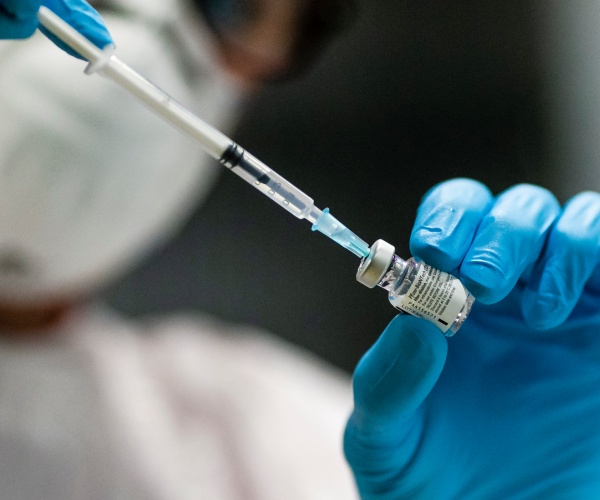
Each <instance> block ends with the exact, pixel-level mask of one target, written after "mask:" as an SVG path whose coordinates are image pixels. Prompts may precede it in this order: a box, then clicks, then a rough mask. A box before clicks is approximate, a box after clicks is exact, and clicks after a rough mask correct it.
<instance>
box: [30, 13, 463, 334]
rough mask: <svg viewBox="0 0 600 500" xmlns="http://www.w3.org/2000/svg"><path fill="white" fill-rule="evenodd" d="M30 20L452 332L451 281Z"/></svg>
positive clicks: (137, 80) (70, 36)
mask: <svg viewBox="0 0 600 500" xmlns="http://www.w3.org/2000/svg"><path fill="white" fill-rule="evenodd" d="M38 20H39V22H40V23H41V24H42V25H43V26H44V27H45V28H46V29H47V30H49V31H50V32H52V33H53V34H54V35H55V36H57V37H58V38H59V39H60V40H62V41H63V42H64V43H65V44H67V45H68V46H69V47H71V48H72V49H73V50H75V51H76V52H77V53H79V54H80V55H81V56H83V57H84V58H85V59H87V60H88V61H89V64H88V66H87V68H86V69H85V72H86V73H87V74H93V73H99V74H101V75H102V76H105V77H106V78H108V79H110V80H112V81H113V82H115V83H116V84H118V85H119V86H121V87H123V88H124V89H125V90H127V91H129V92H130V93H131V94H133V95H134V96H135V97H137V98H138V99H139V100H141V101H142V102H143V103H145V104H146V105H147V106H149V107H150V108H151V109H152V110H154V111H155V112H156V113H157V114H158V115H160V116H161V117H163V118H164V119H165V120H167V121H168V122H169V123H171V124H172V125H174V126H175V127H177V128H178V129H179V130H181V131H182V132H184V133H186V134H187V135H189V136H190V137H191V138H192V139H194V140H196V141H197V142H198V143H199V144H200V145H201V146H202V148H203V149H204V150H205V151H206V152H207V153H208V154H209V155H211V156H212V157H213V158H216V159H217V160H219V162H220V163H221V164H222V165H224V166H225V167H227V168H229V169H230V170H231V171H232V172H234V173H235V174H237V175H239V176H240V177H241V178H242V179H244V180H245V181H246V182H248V183H249V184H251V185H252V186H254V187H255V188H256V189H258V190H259V191H261V192H262V193H263V194H264V195H266V196H268V197H269V198H271V199H272V200H273V201H275V202H276V203H277V204H279V205H280V206H282V207H283V208H285V209H286V210H287V211H288V212H290V213H292V214H293V215H294V216H296V217H298V218H299V219H307V220H308V221H309V222H312V224H313V226H312V228H313V230H314V231H319V232H321V233H323V234H325V235H326V236H328V237H329V238H331V239H332V240H334V241H335V242H337V243H338V244H340V245H341V246H343V247H344V248H346V249H348V250H350V251H351V252H352V253H354V254H355V255H356V256H358V257H361V258H362V259H363V260H362V263H361V266H360V268H359V270H358V274H357V279H358V280H359V281H360V282H361V283H363V284H365V285H367V286H369V287H371V288H372V287H375V286H377V285H379V286H381V287H383V288H385V289H386V290H388V291H389V298H390V302H392V305H394V307H396V308H397V309H399V310H401V311H404V312H408V313H410V314H413V315H416V316H421V317H423V318H425V319H428V320H429V321H431V322H432V323H434V324H435V325H436V326H437V327H438V328H439V329H440V330H442V331H443V332H444V333H445V334H446V335H453V334H454V333H456V331H457V330H458V328H460V326H461V325H462V323H463V321H464V320H465V318H466V317H467V314H468V313H469V311H470V309H471V305H472V303H473V300H474V299H473V296H472V295H471V294H470V293H469V292H468V291H467V290H466V289H465V288H464V286H463V285H462V284H461V283H460V281H459V280H458V279H456V278H454V277H453V276H450V275H448V274H447V273H444V272H440V271H438V270H436V269H432V268H431V267H430V266H427V265H425V264H424V263H420V262H416V261H414V260H413V259H409V260H408V261H404V260H402V259H400V258H399V257H398V256H396V255H395V254H394V251H395V250H394V247H392V246H391V245H389V244H387V243H385V242H382V241H381V240H379V241H378V242H377V243H376V244H375V245H373V247H372V248H369V245H368V244H367V243H366V242H365V241H363V240H362V239H360V238H359V237H358V236H356V235H355V234H354V233H353V232H352V231H350V230H349V229H348V228H347V227H346V226H344V225H343V224H342V223H341V222H339V221H338V220H337V219H336V218H335V217H333V216H332V215H331V214H330V213H329V210H328V209H324V210H320V209H318V208H317V207H316V206H315V204H314V201H313V200H312V198H310V197H309V196H307V195H306V194H305V193H303V192H302V191H300V190H299V189H298V188H297V187H295V186H294V185H293V184H291V183H290V182H288V181H287V180H286V179H284V178H283V177H282V176H281V175H279V174H277V173H276V172H274V171H273V170H271V169H270V168H269V167H267V166H266V165H265V164H264V163H262V162H261V161H259V160H258V159H256V158H255V157H254V156H252V155H250V154H249V153H247V152H246V151H244V150H243V149H242V148H241V147H240V146H238V145H237V144H236V143H235V142H234V141H232V140H231V139H230V138H229V137H227V136H226V135H225V134H223V133H222V132H220V131H218V130H216V129H215V128H213V127H211V126H210V125H208V124H207V123H205V122H204V121H202V120H201V119H200V118H198V117H197V116H195V115H194V114H193V113H191V112H190V111H188V110H187V109H186V108H184V107H183V106H182V105H181V104H179V103H178V102H176V101H175V100H173V99H172V98H171V97H170V96H169V95H168V94H166V93H165V92H163V91H162V90H160V89H159V88H157V87H156V86H155V85H153V84H152V83H150V82H149V81H148V80H146V79H145V78H144V77H142V76H141V75H139V74H138V73H136V72H135V71H134V70H132V69H131V68H130V67H129V66H127V65H126V64H124V63H123V62H122V61H121V60H120V59H119V58H117V57H116V56H115V55H114V54H113V52H114V50H113V49H114V47H112V46H108V47H106V48H105V49H104V50H101V49H99V48H98V47H96V46H95V45H94V44H93V43H92V42H90V41H89V40H88V39H87V38H85V37H84V36H83V35H81V34H80V33H79V32H77V30H75V29H74V28H72V27H71V26H69V25H68V24H67V23H66V22H65V21H63V20H62V19H61V18H60V17H58V16H57V15H55V14H54V13H53V12H52V11H50V10H49V9H48V8H46V7H41V8H40V10H39V12H38ZM432 296H433V297H434V298H436V299H437V303H438V304H439V303H444V301H446V306H445V307H443V308H439V307H437V308H436V309H434V308H432V307H428V306H427V304H426V302H425V297H427V298H428V299H429V298H431V297H432ZM414 297H423V301H422V302H419V301H418V300H415V299H414Z"/></svg>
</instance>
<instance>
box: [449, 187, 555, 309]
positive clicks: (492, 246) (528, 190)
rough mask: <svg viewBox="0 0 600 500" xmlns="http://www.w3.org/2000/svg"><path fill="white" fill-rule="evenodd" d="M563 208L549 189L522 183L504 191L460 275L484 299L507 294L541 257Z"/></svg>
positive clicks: (497, 199) (481, 226)
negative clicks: (548, 236) (551, 229)
mask: <svg viewBox="0 0 600 500" xmlns="http://www.w3.org/2000/svg"><path fill="white" fill-rule="evenodd" d="M559 213H560V205H559V204H558V202H557V201H556V198H554V196H553V195H552V194H551V193H550V192H549V191H547V190H546V189H543V188H541V187H538V186H533V185H529V184H520V185H518V186H515V187H513V188H510V189H508V190H506V191H504V192H503V193H501V194H500V195H499V196H498V197H497V198H496V201H495V203H494V205H493V207H492V208H491V210H490V211H489V212H488V213H487V214H486V215H485V216H484V217H483V219H482V221H481V224H480V226H479V228H478V229H477V233H476V234H475V237H474V239H473V242H472V243H471V246H470V248H469V251H468V252H467V254H466V256H465V258H464V260H463V263H462V265H461V267H460V269H459V273H458V277H459V278H460V279H461V281H462V282H463V284H464V285H465V286H466V287H467V288H468V289H469V290H470V292H471V293H472V294H473V295H474V296H475V297H476V298H477V299H478V300H479V301H481V302H483V303H488V304H489V303H494V302H498V301H499V300H501V299H503V298H504V297H506V295H508V293H509V292H510V291H511V290H512V289H513V287H514V286H515V284H516V283H517V280H518V279H519V277H520V276H521V274H522V273H523V272H524V271H525V269H526V268H527V266H528V265H530V264H532V263H534V262H535V261H536V260H537V259H538V258H539V256H540V254H541V252H542V250H543V248H544V244H545V242H546V238H547V235H548V232H549V230H550V228H551V227H552V224H553V222H554V220H555V219H556V217H557V216H558V214H559Z"/></svg>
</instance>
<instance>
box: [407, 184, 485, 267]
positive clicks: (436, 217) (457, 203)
mask: <svg viewBox="0 0 600 500" xmlns="http://www.w3.org/2000/svg"><path fill="white" fill-rule="evenodd" d="M492 201H493V196H492V194H491V193H490V191H489V189H488V188H487V187H486V186H484V185H483V184H481V183H480V182H477V181H474V180H471V179H452V180H450V181H447V182H443V183H441V184H438V185H437V186H434V187H433V188H432V189H431V190H429V192H428V193H427V194H426V195H425V196H424V197H423V200H422V202H421V205H420V206H419V209H418V211H417V217H416V220H415V224H414V226H413V230H412V234H411V237H410V250H411V253H412V255H414V256H415V257H418V258H419V259H422V260H424V261H425V262H427V263H428V264H430V265H431V266H433V267H435V268H437V269H441V270H442V271H446V272H449V273H455V272H456V271H457V269H458V268H459V266H460V264H461V262H462V261H463V259H464V257H465V255H466V253H467V251H468V250H469V247H470V245H471V242H472V241H473V236H474V234H475V231H476V230H477V227H478V226H479V224H480V222H481V219H482V218H483V216H484V215H485V214H486V213H487V211H488V210H489V207H490V205H491V203H492Z"/></svg>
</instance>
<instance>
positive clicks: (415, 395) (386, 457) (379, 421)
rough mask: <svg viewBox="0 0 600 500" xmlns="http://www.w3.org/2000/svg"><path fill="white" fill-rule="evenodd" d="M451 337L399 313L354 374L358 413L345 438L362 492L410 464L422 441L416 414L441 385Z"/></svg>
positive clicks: (355, 403) (348, 457)
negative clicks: (435, 387) (431, 393)
mask: <svg viewBox="0 0 600 500" xmlns="http://www.w3.org/2000/svg"><path fill="white" fill-rule="evenodd" d="M447 350H448V347H447V342H446V338H445V337H444V336H443V335H442V334H441V333H440V331H439V330H438V329H437V328H435V326H433V325H431V324H430V323H428V322H427V321H424V320H422V319H418V318H415V317H413V316H409V315H399V316H397V317H396V318H394V320H392V322H391V323H390V324H389V325H388V327H387V328H386V329H385V331H384V332H383V334H382V335H381V337H380V338H379V339H378V340H377V342H376V343H375V344H374V345H373V347H371V349H370V350H369V351H368V352H367V353H366V354H365V355H364V357H363V358H362V359H361V361H360V362H359V364H358V366H357V367H356V370H355V372H354V379H353V387H354V411H353V413H352V416H351V417H350V420H349V421H348V425H347V427H346V433H345V436H344V449H345V453H346V458H347V459H348V462H349V463H350V465H351V467H352V468H353V471H354V473H355V475H356V478H357V482H358V483H359V487H360V488H361V491H363V492H364V488H363V487H366V485H364V484H363V485H362V487H361V483H362V482H363V481H367V482H369V481H374V482H375V483H378V478H379V479H380V478H381V477H382V476H385V475H386V473H388V472H389V471H391V470H399V469H398V467H400V468H401V467H402V465H403V463H404V464H405V462H407V461H408V460H410V456H411V455H412V453H413V451H414V447H415V446H416V443H417V442H418V435H417V434H418V433H415V432H414V430H415V429H414V428H415V412H416V410H417V409H418V408H419V406H420V405H421V403H422V402H423V400H424V399H425V398H426V397H427V395H428V394H429V392H430V391H431V389H432V388H433V386H434V384H435V382H436V381H437V379H438V377H439V375H440V373H441V371H442V368H443V366H444V362H445V360H446V354H447Z"/></svg>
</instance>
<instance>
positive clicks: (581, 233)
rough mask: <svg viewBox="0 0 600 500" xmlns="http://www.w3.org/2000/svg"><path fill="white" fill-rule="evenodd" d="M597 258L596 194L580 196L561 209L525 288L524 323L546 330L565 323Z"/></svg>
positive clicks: (599, 206)
mask: <svg viewBox="0 0 600 500" xmlns="http://www.w3.org/2000/svg"><path fill="white" fill-rule="evenodd" d="M599 255H600V194H598V193H592V192H585V193H581V194H579V195H577V196H575V197H574V198H572V199H571V200H570V201H569V202H568V203H567V204H566V205H565V207H564V209H563V211H562V214H561V216H560V218H559V219H558V220H557V222H556V224H555V225H554V226H553V228H552V230H551V232H550V235H549V237H548V242H547V245H546V249H545V251H544V255H543V257H542V258H541V259H540V261H539V262H537V263H536V265H535V267H534V271H533V273H532V277H533V278H532V280H531V281H530V282H529V283H528V284H527V286H526V288H525V291H524V295H523V303H522V304H523V314H524V316H525V320H526V321H527V323H528V324H529V325H530V326H532V327H534V328H538V329H547V328H552V327H555V326H558V325H559V324H561V323H562V322H563V321H565V320H566V319H567V317H568V316H569V314H571V312H572V311H573V309H574V308H575V305H576V304H577V302H578V301H579V299H580V297H581V294H582V293H583V290H584V287H585V285H586V283H587V282H588V280H589V279H590V276H591V275H592V273H593V272H594V270H595V268H596V267H597V266H598V262H599Z"/></svg>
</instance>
